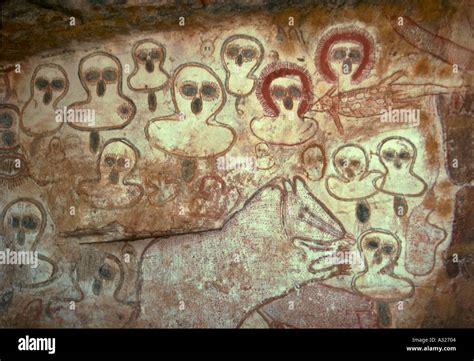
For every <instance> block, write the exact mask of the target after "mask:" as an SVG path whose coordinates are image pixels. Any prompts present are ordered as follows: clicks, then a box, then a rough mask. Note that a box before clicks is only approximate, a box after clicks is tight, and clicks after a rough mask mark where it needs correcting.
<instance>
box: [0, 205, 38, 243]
mask: <svg viewBox="0 0 474 361" xmlns="http://www.w3.org/2000/svg"><path fill="white" fill-rule="evenodd" d="M45 222H46V220H45V218H44V211H43V212H42V210H41V209H40V208H39V206H38V205H36V204H35V203H33V202H30V201H28V200H19V201H16V202H15V203H12V204H11V205H10V206H8V208H7V209H6V211H4V217H3V230H4V233H5V236H6V239H7V244H10V247H15V248H16V249H19V250H30V249H31V247H32V246H33V244H34V243H35V241H36V240H37V239H38V238H39V236H40V235H41V233H42V232H43V229H44V226H45Z"/></svg>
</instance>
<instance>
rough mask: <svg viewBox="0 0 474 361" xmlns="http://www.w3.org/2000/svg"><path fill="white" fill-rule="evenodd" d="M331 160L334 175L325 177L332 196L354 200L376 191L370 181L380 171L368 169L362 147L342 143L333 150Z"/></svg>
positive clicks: (367, 161) (378, 174) (367, 196)
mask: <svg viewBox="0 0 474 361" xmlns="http://www.w3.org/2000/svg"><path fill="white" fill-rule="evenodd" d="M332 162H333V166H334V169H335V170H336V175H335V176H334V175H330V176H328V177H327V178H326V188H327V191H328V193H329V194H330V195H331V196H333V197H334V198H336V199H338V200H342V201H356V200H362V199H367V198H370V197H371V196H373V195H374V194H376V193H377V192H378V191H377V189H375V188H374V186H373V184H372V182H373V180H374V179H375V178H376V177H380V175H381V173H380V172H378V171H369V160H368V157H367V154H366V152H365V151H364V149H363V148H362V147H360V146H358V145H356V144H346V145H343V146H342V147H339V148H338V149H337V150H336V151H335V152H334V155H333V157H332Z"/></svg>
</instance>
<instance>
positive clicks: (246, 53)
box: [242, 47, 257, 61]
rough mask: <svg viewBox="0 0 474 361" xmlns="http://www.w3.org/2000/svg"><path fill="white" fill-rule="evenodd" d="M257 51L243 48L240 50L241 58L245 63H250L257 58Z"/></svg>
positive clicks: (251, 48)
mask: <svg viewBox="0 0 474 361" xmlns="http://www.w3.org/2000/svg"><path fill="white" fill-rule="evenodd" d="M256 55H257V51H256V50H255V49H254V48H253V47H250V48H245V49H243V50H242V56H243V58H244V59H245V60H246V61H251V60H253V59H255V58H256V57H257V56H256Z"/></svg>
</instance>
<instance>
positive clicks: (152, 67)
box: [145, 56, 155, 73]
mask: <svg viewBox="0 0 474 361" xmlns="http://www.w3.org/2000/svg"><path fill="white" fill-rule="evenodd" d="M145 69H146V71H147V72H149V73H153V70H155V64H154V63H153V61H152V60H151V58H150V56H148V57H147V58H146V63H145Z"/></svg>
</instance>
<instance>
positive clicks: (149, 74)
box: [127, 39, 170, 112]
mask: <svg viewBox="0 0 474 361" xmlns="http://www.w3.org/2000/svg"><path fill="white" fill-rule="evenodd" d="M132 58H133V62H134V64H135V67H134V69H133V72H132V74H130V75H129V77H128V79H127V82H128V86H129V88H130V89H132V90H134V91H138V92H143V93H146V94H148V109H149V110H150V111H151V112H154V111H155V110H156V107H157V101H156V92H157V91H159V90H162V89H163V88H165V87H166V85H167V84H168V79H169V77H170V76H169V74H168V73H167V72H166V70H164V68H163V65H164V63H165V59H166V49H165V47H164V46H163V45H162V44H160V43H159V42H157V41H155V40H152V39H144V40H140V41H138V42H137V43H135V45H134V46H133V48H132Z"/></svg>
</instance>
